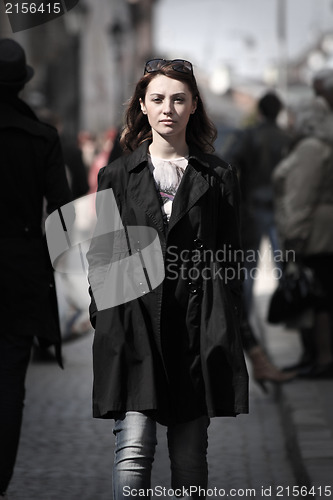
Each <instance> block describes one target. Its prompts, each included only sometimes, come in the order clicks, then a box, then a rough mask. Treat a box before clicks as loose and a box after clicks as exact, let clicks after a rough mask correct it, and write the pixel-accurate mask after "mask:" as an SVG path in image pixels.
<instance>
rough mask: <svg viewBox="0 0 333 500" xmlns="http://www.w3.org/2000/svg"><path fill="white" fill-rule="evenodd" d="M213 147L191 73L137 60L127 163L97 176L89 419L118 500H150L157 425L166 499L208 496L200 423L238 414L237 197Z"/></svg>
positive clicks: (243, 388) (187, 67)
mask: <svg viewBox="0 0 333 500" xmlns="http://www.w3.org/2000/svg"><path fill="white" fill-rule="evenodd" d="M214 138H215V128H214V126H213V125H212V123H211V122H210V121H209V119H208V117H207V115H206V112H205V109H204V106H203V103H202V100H201V97H200V94H199V91H198V88H197V84H196V81H195V77H194V75H193V69H192V65H191V63H189V62H188V61H183V60H173V61H165V60H163V59H155V60H152V61H148V63H147V64H146V67H145V74H144V76H143V77H142V78H141V79H140V81H139V82H138V83H137V86H136V89H135V92H134V95H133V97H132V99H131V101H130V103H129V107H128V111H127V125H126V127H125V130H124V131H123V134H122V138H121V143H122V145H123V147H124V149H125V150H127V154H125V155H123V156H122V157H121V158H119V159H117V160H116V161H115V162H113V163H112V164H111V165H109V166H107V167H104V168H102V169H101V170H100V172H99V178H98V193H97V202H96V207H97V217H98V218H97V231H96V237H95V238H94V239H93V240H92V244H91V248H90V250H89V252H88V261H89V280H90V285H91V295H92V303H91V308H90V312H91V321H92V324H93V326H94V327H95V330H96V331H95V338H94V345H93V357H94V388H93V409H94V416H95V417H100V418H114V419H115V427H114V433H115V435H116V451H115V463H114V477H113V482H114V497H115V498H117V499H118V498H123V497H124V496H128V494H129V493H131V489H132V490H133V491H132V494H133V495H134V494H135V491H138V490H139V489H143V490H144V492H145V496H150V493H151V492H149V488H150V472H151V465H152V461H153V457H154V451H155V444H156V421H157V422H160V423H162V424H164V425H166V426H167V427H168V445H169V453H170V459H171V470H172V488H174V490H175V493H176V494H178V495H180V496H184V495H182V491H183V490H182V489H183V488H189V487H193V488H192V490H191V497H192V498H196V497H197V492H198V491H199V488H200V487H201V488H203V489H205V488H207V461H206V454H207V427H208V424H209V418H210V417H214V416H232V415H237V414H239V413H247V411H248V375H247V371H246V366H245V362H244V357H243V350H242V345H241V340H240V335H239V316H240V311H239V306H240V294H241V288H240V287H241V282H240V278H241V262H240V257H241V251H240V241H239V226H238V224H239V214H238V211H239V189H238V181H237V176H236V172H235V171H234V169H233V168H232V167H230V166H229V165H227V164H226V163H225V162H224V161H223V160H221V159H220V158H218V157H217V156H214V155H213V154H211V153H212V151H213V147H212V143H213V141H214ZM109 196H110V197H111V198H112V200H111V201H110V200H109V202H107V199H108V197H109ZM112 201H115V202H116V205H115V204H112ZM106 206H109V207H116V210H115V212H116V213H113V214H112V212H111V210H109V211H108V210H107V209H106V208H105V207H106ZM118 211H119V214H120V218H121V220H120V219H118V220H116V219H117V217H116V215H117V212H118ZM112 217H113V218H114V223H113V224H111V226H112V231H111V230H110V231H109V232H107V230H106V229H105V228H106V227H107V226H108V227H109V228H110V220H111V219H112ZM97 235H99V236H97ZM154 235H156V238H157V242H158V245H157V246H156V239H155V240H154ZM152 242H153V243H152ZM147 248H151V249H152V250H151V252H150V253H149V251H148V252H147ZM159 251H160V255H161V260H160V261H159V259H158V255H159ZM131 262H132V264H131ZM134 262H137V263H138V265H134V264H133V263H134ZM120 270H121V272H120ZM131 270H132V273H131ZM161 272H162V279H160V280H159V279H158V276H160V275H161ZM163 277H164V279H163ZM125 282H126V283H125ZM129 290H130V291H129ZM125 488H126V490H125ZM201 496H202V495H201Z"/></svg>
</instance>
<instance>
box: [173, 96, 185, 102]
mask: <svg viewBox="0 0 333 500" xmlns="http://www.w3.org/2000/svg"><path fill="white" fill-rule="evenodd" d="M175 101H177V102H184V99H183V98H182V97H176V99H175Z"/></svg>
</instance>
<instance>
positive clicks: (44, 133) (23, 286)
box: [0, 95, 72, 347]
mask: <svg viewBox="0 0 333 500" xmlns="http://www.w3.org/2000/svg"><path fill="white" fill-rule="evenodd" d="M0 150H1V169H2V171H1V174H2V185H3V190H2V194H1V199H0V223H1V235H0V244H1V249H0V258H1V263H2V274H1V278H2V288H3V290H4V294H3V298H2V300H1V302H0V312H1V321H2V325H1V331H3V332H6V333H11V334H13V335H28V336H36V337H38V338H39V341H40V343H41V344H43V345H50V344H55V345H56V346H58V347H59V345H60V341H61V338H60V327H59V319H58V310H57V297H56V293H55V285H54V278H53V269H52V266H51V262H50V259H49V255H48V252H47V246H46V240H45V238H44V236H43V234H42V221H43V203H44V200H46V212H47V214H50V213H51V212H53V211H54V210H56V209H57V208H58V207H61V206H62V205H65V204H66V203H68V202H70V201H71V199H72V195H71V192H70V189H69V186H68V181H67V178H66V171H65V163H64V160H63V156H62V151H61V146H60V141H59V137H58V134H57V131H56V129H54V128H53V127H51V126H49V125H46V124H44V123H41V122H40V121H39V120H38V119H37V117H36V116H35V115H34V113H33V112H32V111H31V109H30V108H29V107H28V106H27V105H26V104H25V103H24V102H23V101H21V100H20V99H19V98H16V97H10V96H6V95H1V96H0ZM0 334H1V332H0Z"/></svg>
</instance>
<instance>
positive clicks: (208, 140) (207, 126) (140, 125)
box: [120, 62, 216, 153]
mask: <svg viewBox="0 0 333 500" xmlns="http://www.w3.org/2000/svg"><path fill="white" fill-rule="evenodd" d="M157 75H164V76H167V77H168V78H172V79H173V80H179V81H180V82H184V83H186V84H187V85H188V87H189V89H190V91H191V93H192V96H193V99H197V108H196V111H195V113H194V114H191V115H190V119H189V122H188V124H187V128H186V142H187V143H188V144H190V143H191V144H195V145H196V146H197V147H199V148H200V149H201V150H202V151H204V152H206V153H212V152H213V151H214V146H213V143H214V141H215V139H216V128H215V125H214V124H213V122H212V121H211V120H210V119H209V118H208V115H207V113H206V110H205V107H204V104H203V102H202V99H201V97H200V93H199V89H198V86H197V82H196V80H195V77H194V75H193V73H185V72H184V73H183V72H180V71H176V70H174V69H173V68H172V62H170V64H166V65H165V66H163V67H161V68H160V69H158V70H157V71H154V72H152V73H146V74H145V75H144V76H143V77H142V78H141V79H140V80H139V81H138V83H137V84H136V87H135V91H134V94H133V96H132V97H131V99H130V101H129V104H128V108H127V111H126V115H125V127H124V130H123V132H122V134H121V138H120V144H121V146H122V148H123V150H124V151H134V150H135V149H136V148H137V147H138V146H139V145H140V144H142V143H143V142H144V141H146V140H148V139H151V138H152V131H151V126H150V124H149V122H148V118H147V115H144V114H143V113H142V111H141V106H140V99H142V101H144V100H145V97H146V92H147V87H148V85H149V83H150V82H151V81H152V80H153V79H154V78H155V77H156V76H157Z"/></svg>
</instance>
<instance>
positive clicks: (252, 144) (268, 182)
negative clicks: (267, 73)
mask: <svg viewBox="0 0 333 500" xmlns="http://www.w3.org/2000/svg"><path fill="white" fill-rule="evenodd" d="M282 109H283V103H282V101H281V99H280V97H279V96H278V95H277V94H276V93H275V92H273V91H269V92H266V93H265V94H264V95H263V96H262V97H260V99H259V100H258V102H257V111H258V121H257V122H256V123H255V124H254V125H252V126H250V127H247V128H245V129H244V130H242V131H241V132H240V133H239V135H238V137H236V139H235V141H234V142H233V143H232V144H231V146H230V148H229V149H228V150H227V151H225V156H224V157H225V158H226V160H227V161H229V162H230V163H231V164H232V165H234V166H235V167H237V169H238V173H239V178H240V188H241V197H242V203H241V236H242V244H243V248H244V252H245V255H246V256H248V258H246V259H245V267H246V276H245V281H244V298H245V308H246V311H247V314H250V312H251V306H252V291H253V283H254V279H255V277H256V270H257V266H258V264H259V254H258V252H259V249H260V244H261V243H262V239H263V238H264V237H267V238H268V239H269V242H270V245H271V253H272V255H273V257H275V256H276V254H277V253H278V252H279V250H280V245H279V242H278V236H277V230H276V225H275V220H274V195H273V185H272V173H273V171H274V168H275V167H276V165H277V164H278V163H279V161H280V160H281V159H282V158H283V156H284V155H285V154H286V153H287V148H288V146H289V144H290V136H289V134H288V132H287V131H286V130H283V129H282V128H281V127H280V126H279V125H278V123H277V118H278V115H279V113H280V111H281V110H282ZM275 265H276V266H277V267H278V266H279V264H278V262H276V263H275Z"/></svg>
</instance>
